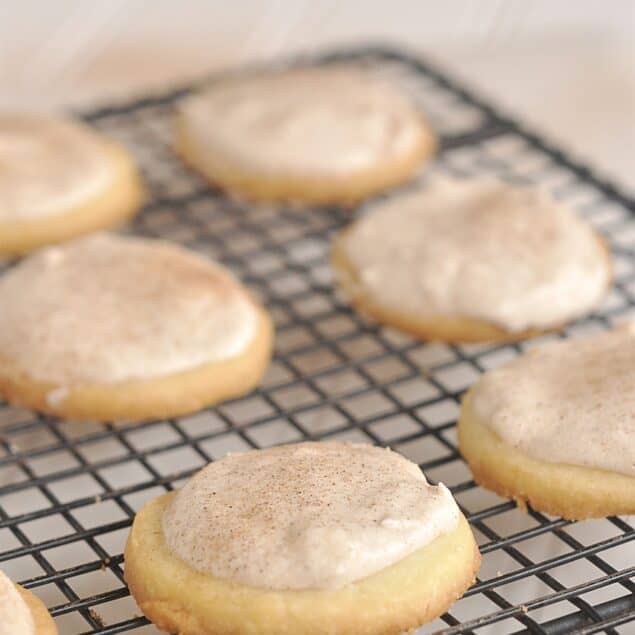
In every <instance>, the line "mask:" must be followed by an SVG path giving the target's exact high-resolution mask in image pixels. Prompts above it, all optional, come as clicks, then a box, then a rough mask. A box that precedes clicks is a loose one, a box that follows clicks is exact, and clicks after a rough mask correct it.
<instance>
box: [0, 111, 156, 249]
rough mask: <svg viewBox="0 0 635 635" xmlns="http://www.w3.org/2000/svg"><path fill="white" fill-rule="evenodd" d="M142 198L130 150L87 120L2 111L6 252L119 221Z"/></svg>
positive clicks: (0, 217) (1, 217) (0, 177)
mask: <svg viewBox="0 0 635 635" xmlns="http://www.w3.org/2000/svg"><path fill="white" fill-rule="evenodd" d="M142 199H143V188H142V185H141V179H140V176H139V173H138V171H137V168H136V166H135V164H134V162H133V160H132V158H131V157H130V155H129V154H128V152H127V151H126V150H125V149H124V148H123V147H121V146H120V145H119V144H117V143H115V142H114V141H111V140H109V139H106V138H105V137H103V136H102V135H101V134H99V133H97V132H95V131H93V130H91V129H90V128H89V127H88V126H87V125H85V124H83V123H80V122H79V121H74V120H72V119H68V118H64V117H57V116H53V115H43V114H32V113H31V114H27V113H14V114H10V113H5V114H0V255H5V256H6V255H16V254H21V253H25V252H28V251H31V250H33V249H36V248H38V247H41V246H43V245H48V244H52V243H58V242H62V241H64V240H68V239H69V238H72V237H75V236H79V235H81V234H86V233H90V232H93V231H96V230H99V229H104V228H108V227H112V226H114V225H117V224H119V223H121V222H123V221H124V220H126V219H127V218H129V217H130V216H132V215H133V214H135V213H136V212H137V211H138V209H139V207H140V205H141V202H142Z"/></svg>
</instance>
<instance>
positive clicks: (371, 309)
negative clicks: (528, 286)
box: [331, 230, 611, 344]
mask: <svg viewBox="0 0 635 635" xmlns="http://www.w3.org/2000/svg"><path fill="white" fill-rule="evenodd" d="M344 232H346V230H344ZM343 235H344V234H340V236H338V237H336V238H335V241H334V243H333V248H332V250H331V266H332V267H333V269H334V271H335V274H336V278H337V281H338V283H339V285H340V286H341V288H342V289H343V290H344V291H345V292H346V295H347V296H348V298H349V299H350V301H351V303H352V304H353V306H354V307H355V309H357V310H358V311H359V312H360V313H362V314H364V315H367V316H369V317H371V318H373V319H374V320H376V321H377V322H379V323H380V324H385V325H386V326H392V327H394V328H396V329H399V330H400V331H403V332H404V333H408V334H409V335H412V336H413V337H416V338H417V339H421V340H426V341H437V342H447V343H449V344H469V343H473V342H498V343H503V342H517V341H521V340H524V339H528V338H530V337H536V336H538V335H543V334H544V333H550V332H553V331H557V330H559V329H561V328H562V327H563V326H564V325H565V324H566V322H562V323H560V324H557V325H553V326H551V327H547V328H529V329H525V330H522V331H509V330H507V329H505V328H503V327H500V326H498V325H496V324H493V323H492V322H488V321H487V320H481V319H479V318H471V317H467V316H460V315H413V314H407V313H401V312H400V311H396V310H394V309H390V308H388V307H386V306H384V305H382V304H380V303H378V302H376V301H375V300H374V299H373V298H372V297H370V295H369V294H368V293H366V292H365V291H364V290H363V288H362V285H361V282H360V280H359V276H358V274H357V272H356V270H355V268H354V267H353V265H352V263H351V262H350V261H349V259H348V257H347V256H346V253H345V251H344V249H343V247H342V240H341V238H342V236H343ZM598 240H599V237H598ZM608 258H609V256H608V250H607V267H609V269H610V267H611V265H610V260H609V259H608ZM610 285H611V282H609V283H608V284H607V290H608V289H609V288H610Z"/></svg>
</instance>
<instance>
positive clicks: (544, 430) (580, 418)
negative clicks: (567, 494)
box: [471, 324, 635, 476]
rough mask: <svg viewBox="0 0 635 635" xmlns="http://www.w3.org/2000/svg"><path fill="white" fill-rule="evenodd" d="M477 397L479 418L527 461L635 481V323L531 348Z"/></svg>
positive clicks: (482, 384)
mask: <svg viewBox="0 0 635 635" xmlns="http://www.w3.org/2000/svg"><path fill="white" fill-rule="evenodd" d="M472 394H473V397H472V402H471V403H472V407H473V409H474V413H475V415H476V416H477V418H478V421H479V422H481V423H482V424H483V425H486V426H488V427H489V428H491V429H492V430H493V431H494V432H495V433H496V434H497V435H498V436H499V437H500V438H501V439H502V440H503V441H504V442H505V443H508V444H509V445H511V446H513V447H514V448H517V449H518V450H521V451H522V452H525V453H526V454H527V455H529V456H530V457H532V458H534V459H538V460H540V461H548V462H550V463H565V464H570V465H580V466H583V467H591V468H600V469H604V470H608V471H610V472H620V473H622V474H626V475H628V476H635V324H630V325H627V326H623V327H621V328H618V329H615V330H613V331H610V332H608V333H601V334H599V335H593V336H591V337H587V338H575V339H571V340H567V341H565V342H557V343H553V344H548V345H546V346H543V347H540V348H536V349H532V350H531V351H530V352H529V353H526V354H525V355H522V356H521V357H519V358H517V359H515V360H513V361H512V362H510V363H508V364H506V365H504V366H502V367H501V368H498V369H496V370H493V371H490V372H488V373H486V374H485V375H484V376H483V377H482V379H481V380H480V381H479V382H478V383H477V384H476V385H475V386H474V388H473V393H472Z"/></svg>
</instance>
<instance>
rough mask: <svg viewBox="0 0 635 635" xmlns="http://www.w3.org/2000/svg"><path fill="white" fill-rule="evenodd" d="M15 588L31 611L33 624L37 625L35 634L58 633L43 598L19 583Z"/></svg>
mask: <svg viewBox="0 0 635 635" xmlns="http://www.w3.org/2000/svg"><path fill="white" fill-rule="evenodd" d="M15 588H16V589H17V590H18V592H19V593H20V595H21V596H22V599H23V600H24V601H25V602H26V605H27V606H28V607H29V610H30V611H31V616H32V617H33V624H34V626H35V635H57V627H56V626H55V622H53V618H52V617H51V615H50V614H49V612H48V609H47V608H46V606H44V603H43V602H42V600H40V598H38V597H37V595H34V594H33V593H31V591H28V590H27V589H24V588H22V587H21V586H20V585H19V584H16V585H15Z"/></svg>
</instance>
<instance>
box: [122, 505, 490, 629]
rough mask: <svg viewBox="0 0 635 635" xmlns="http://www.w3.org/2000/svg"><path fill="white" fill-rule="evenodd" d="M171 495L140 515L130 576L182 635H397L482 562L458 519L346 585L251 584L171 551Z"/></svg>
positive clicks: (159, 616) (156, 612)
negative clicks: (284, 587) (167, 519)
mask: <svg viewBox="0 0 635 635" xmlns="http://www.w3.org/2000/svg"><path fill="white" fill-rule="evenodd" d="M171 496H173V494H172V493H169V494H165V495H163V496H160V497H159V498H157V499H155V500H153V501H150V502H149V503H147V504H146V505H145V507H143V509H142V510H141V511H140V512H139V513H138V514H137V515H136V517H135V520H134V523H133V526H132V530H131V532H130V535H129V537H128V542H127V544H126V549H125V563H126V564H125V579H126V582H127V583H128V585H129V587H130V591H131V593H132V595H133V597H134V598H135V600H136V601H137V603H138V604H139V607H140V608H141V610H142V611H143V613H144V614H145V615H146V616H147V617H148V618H149V619H150V620H151V621H152V622H154V623H155V624H156V625H157V626H158V627H159V628H160V629H162V630H165V631H169V632H176V633H180V635H230V634H231V635H324V634H325V633H328V634H330V635H340V634H341V635H357V634H359V635H361V634H365V635H389V634H395V635H396V634H398V633H402V632H403V631H408V630H409V629H413V628H415V627H416V626H419V625H420V624H422V623H424V622H427V621H430V620H432V619H434V618H435V617H437V616H439V615H441V614H442V613H443V612H444V611H445V610H446V609H447V608H448V607H449V606H450V605H451V604H452V603H453V602H454V601H455V600H456V599H458V598H459V597H460V596H461V595H462V594H463V593H464V592H465V590H466V589H467V588H468V587H469V586H470V585H471V584H472V582H473V581H474V579H475V575H476V572H477V570H478V567H479V564H480V554H479V551H478V549H477V547H476V543H475V542H474V537H473V536H472V531H471V530H470V527H469V525H468V523H467V521H466V520H465V518H463V517H462V516H461V521H460V524H459V527H458V528H457V529H456V530H455V531H454V532H452V533H451V534H447V535H444V536H441V537H439V538H437V539H436V540H435V541H434V542H432V543H431V544H429V545H427V546H426V547H424V548H423V549H420V550H418V551H416V552H415V553H413V554H411V555H410V556H408V557H407V558H404V559H403V560H401V561H400V562H398V563H396V564H394V565H392V566H391V567H388V568H387V569H384V570H383V571H380V572H379V573H376V574H374V575H372V576H370V577H368V578H366V579H364V580H361V581H359V582H355V583H353V584H350V585H348V586H346V587H345V588H343V589H339V590H334V591H330V590H302V591H295V590H289V591H272V590H267V589H259V588H255V587H249V586H246V585H242V584H239V583H235V582H231V581H228V580H223V579H220V578H216V577H213V576H210V575H206V574H204V573H200V572H198V571H196V570H195V569H193V568H192V567H190V566H189V565H188V564H186V563H185V562H183V561H182V560H180V559H178V558H177V557H175V556H173V555H172V554H171V553H170V552H169V551H168V549H167V546H166V544H165V541H164V538H163V530H162V527H161V519H162V515H163V510H164V508H165V507H166V505H167V504H168V502H169V500H170V497H171Z"/></svg>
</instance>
